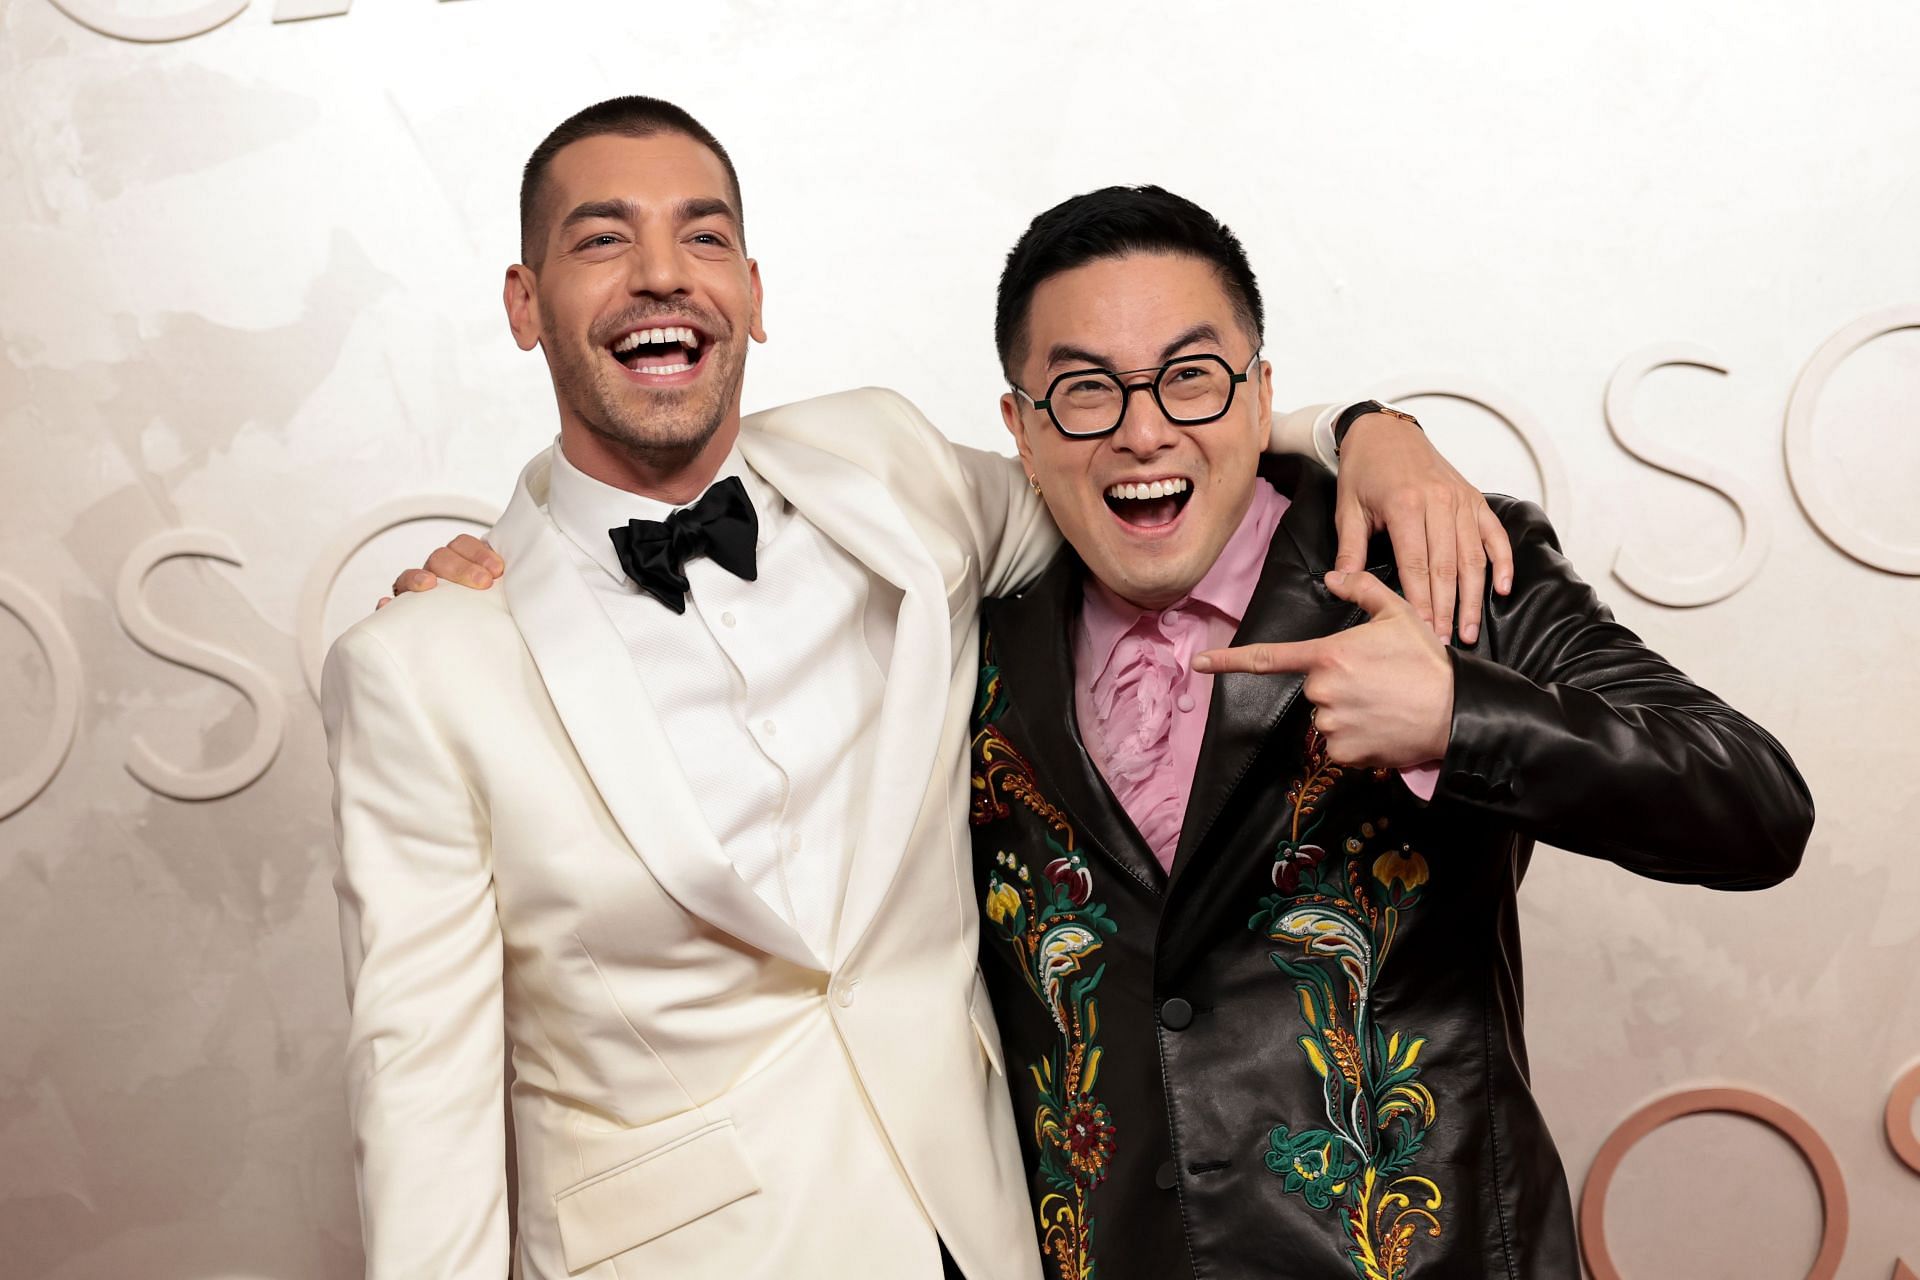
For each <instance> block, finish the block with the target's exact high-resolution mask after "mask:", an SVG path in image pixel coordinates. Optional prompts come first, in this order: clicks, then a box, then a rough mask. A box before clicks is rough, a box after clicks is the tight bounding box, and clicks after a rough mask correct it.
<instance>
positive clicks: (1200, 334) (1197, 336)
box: [1160, 324, 1226, 360]
mask: <svg viewBox="0 0 1920 1280" xmlns="http://www.w3.org/2000/svg"><path fill="white" fill-rule="evenodd" d="M1196 342H1211V343H1212V344H1213V345H1214V346H1216V347H1219V346H1224V345H1226V344H1225V343H1223V342H1221V341H1220V331H1219V330H1218V329H1216V328H1214V327H1213V326H1212V325H1210V324H1197V325H1195V326H1193V328H1191V329H1189V330H1187V331H1186V332H1185V333H1183V334H1181V335H1180V336H1179V337H1177V338H1175V339H1174V340H1173V341H1172V342H1169V343H1168V344H1167V345H1166V346H1164V347H1162V348H1160V358H1161V359H1162V360H1171V359H1173V357H1174V356H1175V355H1176V354H1177V353H1178V352H1179V350H1180V348H1182V347H1190V346H1192V345H1193V344H1194V343H1196Z"/></svg>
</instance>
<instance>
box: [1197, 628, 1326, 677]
mask: <svg viewBox="0 0 1920 1280" xmlns="http://www.w3.org/2000/svg"><path fill="white" fill-rule="evenodd" d="M1331 638H1332V637H1322V638H1321V639H1318V640H1293V641H1289V642H1286V643H1283V644H1243V645H1236V646H1234V647H1233V648H1231V649H1208V650H1207V651H1206V652H1204V653H1196V654H1194V655H1193V669H1194V670H1195V671H1199V672H1204V673H1210V674H1219V673H1221V672H1225V671H1245V672H1249V673H1251V674H1253V675H1258V676H1270V675H1285V674H1291V673H1305V672H1308V671H1311V670H1313V668H1314V666H1315V665H1316V664H1317V663H1318V662H1319V661H1320V659H1321V657H1322V656H1323V653H1324V651H1325V648H1326V641H1327V640H1329V639H1331Z"/></svg>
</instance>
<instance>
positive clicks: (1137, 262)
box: [1029, 253, 1240, 362]
mask: <svg viewBox="0 0 1920 1280" xmlns="http://www.w3.org/2000/svg"><path fill="white" fill-rule="evenodd" d="M1235 316H1236V313H1235V308H1234V305H1233V299H1232V297H1231V296H1230V295H1229V294H1228V292H1227V288H1226V284H1225V282H1224V281H1222V280H1221V279H1220V273H1219V271H1218V270H1217V269H1216V268H1215V267H1214V265H1213V264H1212V263H1211V262H1209V261H1207V260H1206V259H1204V258H1195V257H1191V256H1189V255H1185V254H1161V253H1140V254H1129V255H1126V256H1124V257H1119V258H1103V259H1099V260H1097V261H1094V262H1089V263H1085V264H1083V265H1081V266H1079V267H1075V268H1073V269H1072V270H1071V271H1064V272H1061V273H1060V274H1059V275H1056V276H1052V277H1050V278H1048V279H1047V280H1044V281H1042V282H1041V284H1040V286H1039V287H1038V288H1037V289H1036V290H1035V291H1034V300H1033V307H1032V312H1031V315H1030V319H1029V324H1030V329H1029V342H1030V344H1031V348H1032V350H1034V351H1035V352H1036V353H1037V354H1038V355H1039V356H1040V358H1041V359H1042V360H1043V361H1048V362H1052V361H1053V360H1054V357H1055V356H1056V355H1057V354H1064V355H1066V358H1073V357H1074V356H1075V355H1078V354H1096V353H1097V354H1100V355H1112V356H1113V357H1115V358H1119V357H1122V356H1127V357H1130V358H1131V357H1141V358H1151V357H1153V356H1157V355H1159V354H1160V353H1161V352H1162V351H1163V350H1164V349H1165V347H1166V345H1167V344H1169V343H1179V340H1180V339H1182V338H1189V339H1192V340H1193V341H1196V342H1201V343H1207V342H1211V343H1216V344H1217V343H1219V342H1222V341H1224V340H1225V339H1226V338H1227V336H1228V335H1230V334H1237V333H1238V332H1239V330H1240V325H1239V324H1238V323H1237V321H1236V318H1235ZM1063 348H1064V349H1066V351H1065V352H1062V350H1061V349H1063Z"/></svg>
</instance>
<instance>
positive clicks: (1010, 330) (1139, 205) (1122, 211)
mask: <svg viewBox="0 0 1920 1280" xmlns="http://www.w3.org/2000/svg"><path fill="white" fill-rule="evenodd" d="M1129 253H1175V254H1186V255H1188V256H1190V257H1194V258H1199V259H1201V260H1203V261H1205V262H1209V263H1212V264H1213V267H1214V269H1215V270H1216V271H1218V272H1219V274H1220V283H1221V285H1222V286H1223V287H1224V288H1225V289H1226V291H1227V294H1228V296H1229V297H1230V298H1232V300H1233V309H1234V314H1235V316H1236V318H1237V319H1239V321H1240V322H1241V323H1242V324H1243V325H1245V326H1246V328H1247V330H1248V332H1249V333H1251V334H1252V335H1253V339H1254V341H1255V343H1256V344H1257V343H1259V342H1261V341H1262V340H1263V332H1264V330H1263V325H1264V323H1265V314H1264V312H1263V311H1262V310H1261V306H1260V285H1259V283H1258V282H1257V281H1255V280H1254V278H1253V267H1252V266H1251V265H1249V264H1248V262H1247V251H1246V250H1245V249H1243V248H1242V247H1241V246H1240V238H1239V237H1238V236H1236V235H1234V234H1233V232H1232V231H1230V230H1229V229H1228V228H1227V225H1226V224H1225V223H1224V222H1221V221H1220V219H1218V218H1216V217H1214V216H1213V215H1212V214H1210V213H1208V212H1207V211H1206V210H1205V209H1202V208H1201V207H1200V206H1199V205H1197V204H1195V203H1194V202H1193V201H1191V200H1188V199H1186V198H1184V197H1182V196H1177V195H1174V194H1173V193H1172V192H1171V191H1167V190H1165V189H1163V188H1161V187H1154V186H1145V187H1102V188H1101V189H1100V190H1098V191H1089V192H1087V193H1086V194H1085V195H1078V196H1074V197H1073V198H1072V199H1071V200H1063V201H1061V202H1060V203H1059V204H1057V205H1055V206H1053V208H1051V209H1049V210H1047V211H1046V212H1045V213H1043V214H1041V215H1040V216H1039V217H1037V218H1035V219H1034V220H1033V221H1032V222H1031V223H1029V224H1028V225H1027V229H1026V231H1025V232H1023V233H1022V234H1021V236H1020V241H1019V243H1017V244H1015V245H1014V246H1013V252H1011V253H1009V254H1008V255H1007V265H1006V269H1005V270H1003V271H1002V272H1001V273H1000V301H999V306H998V308H997V309H996V312H995V314H994V320H993V340H994V345H995V346H996V347H998V348H999V351H1000V368H1001V370H1002V371H1003V372H1004V373H1005V374H1006V375H1007V378H1008V379H1009V380H1012V378H1013V377H1014V370H1015V367H1016V366H1017V365H1018V364H1019V363H1020V362H1021V361H1023V360H1025V359H1026V350H1025V348H1026V341H1027V315H1028V312H1029V311H1031V310H1032V307H1033V294H1034V290H1036V289H1038V288H1039V287H1040V285H1041V284H1042V283H1043V282H1044V281H1046V280H1048V279H1050V278H1052V277H1053V276H1057V275H1059V274H1060V273H1061V272H1063V271H1071V270H1073V269H1074V268H1075V267H1080V266H1085V265H1086V264H1087V263H1089V262H1094V261H1097V260H1099V259H1102V258H1117V257H1120V256H1122V255H1124V254H1129Z"/></svg>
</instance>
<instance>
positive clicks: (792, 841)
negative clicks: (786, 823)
mask: <svg viewBox="0 0 1920 1280" xmlns="http://www.w3.org/2000/svg"><path fill="white" fill-rule="evenodd" d="M787 848H788V849H789V850H791V851H793V852H794V853H798V852H799V851H800V833H799V832H798V831H795V832H794V833H793V834H791V835H789V836H788V837H787Z"/></svg>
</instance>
